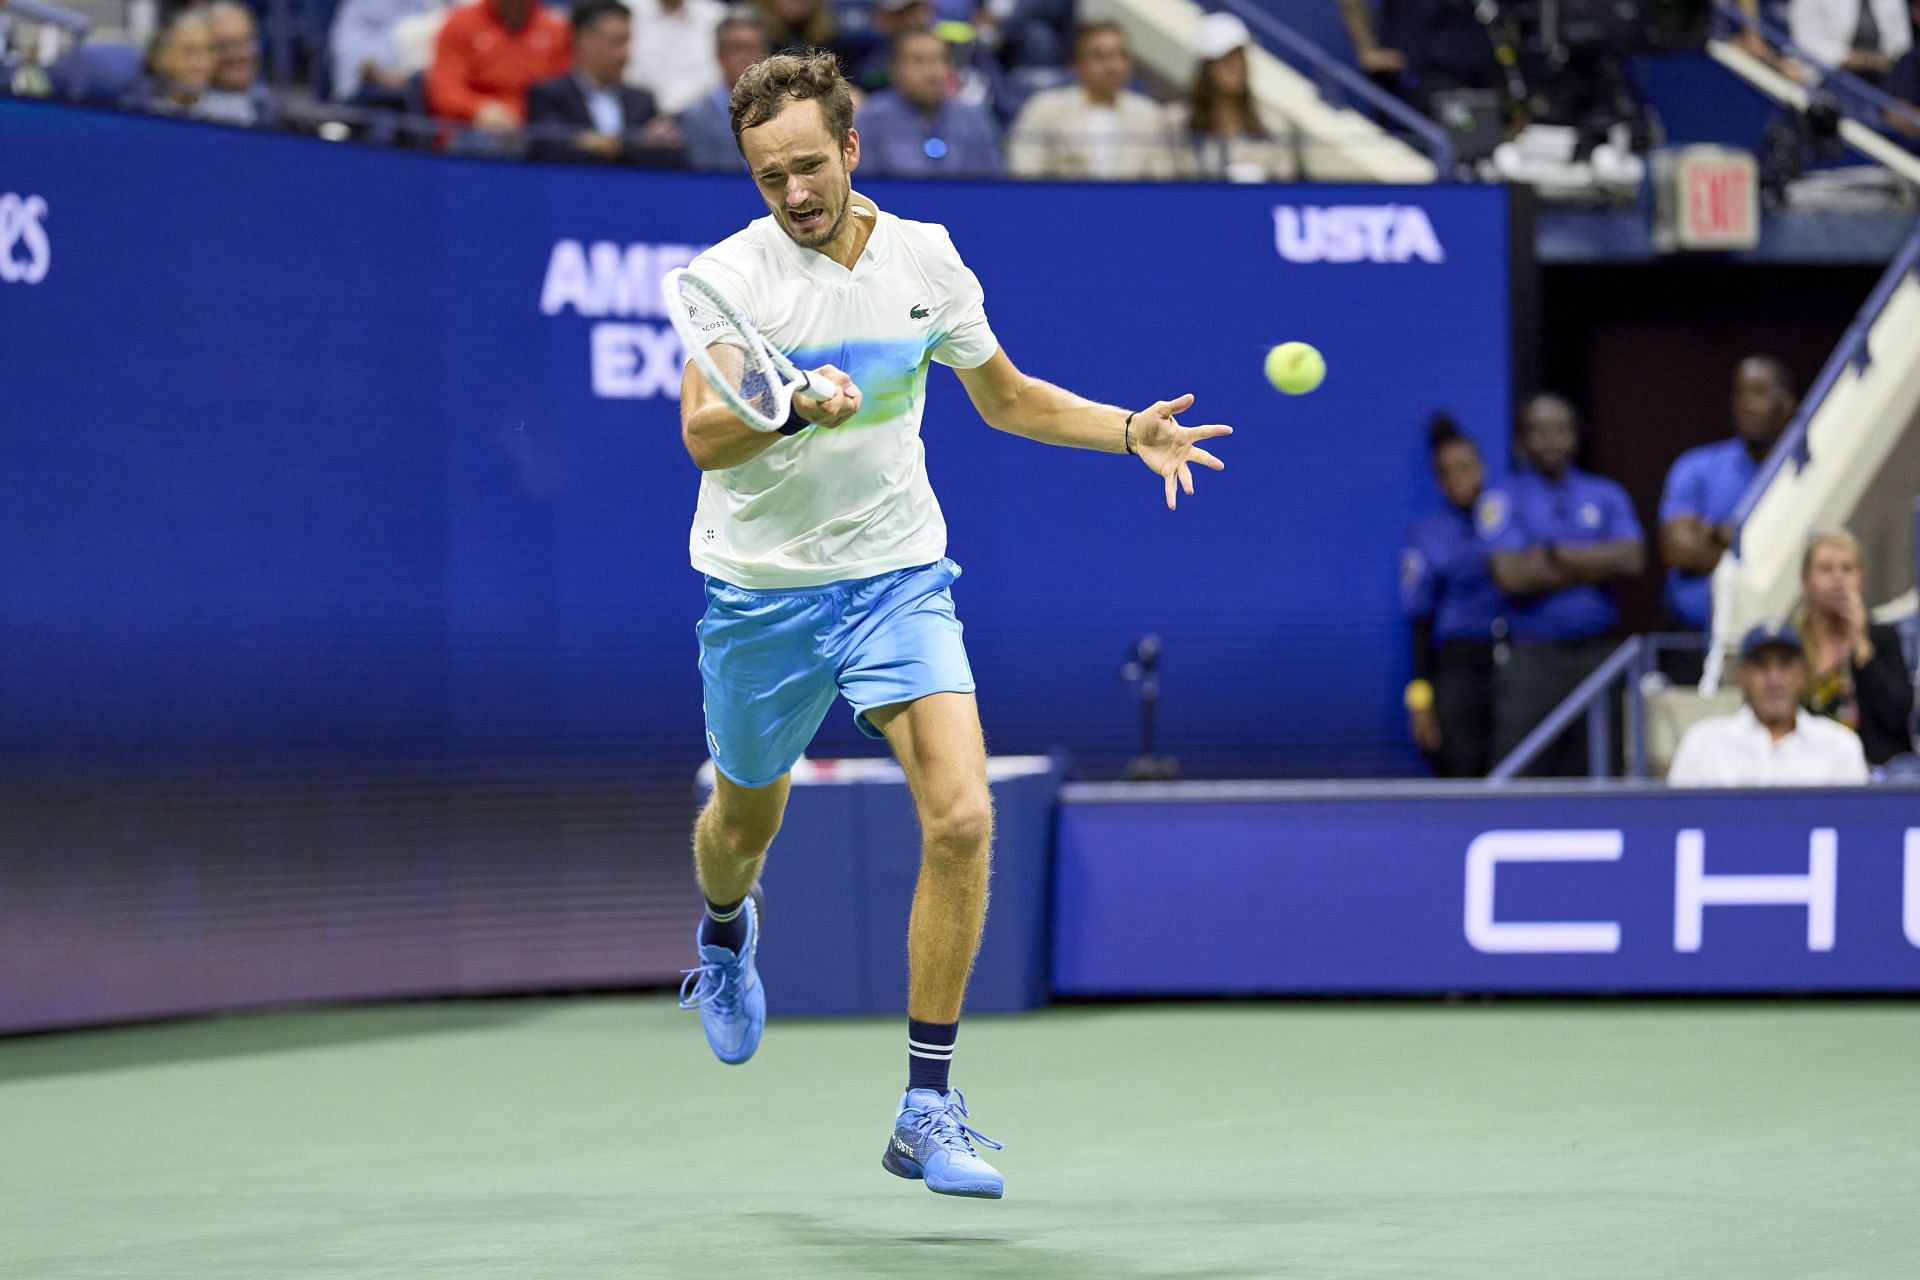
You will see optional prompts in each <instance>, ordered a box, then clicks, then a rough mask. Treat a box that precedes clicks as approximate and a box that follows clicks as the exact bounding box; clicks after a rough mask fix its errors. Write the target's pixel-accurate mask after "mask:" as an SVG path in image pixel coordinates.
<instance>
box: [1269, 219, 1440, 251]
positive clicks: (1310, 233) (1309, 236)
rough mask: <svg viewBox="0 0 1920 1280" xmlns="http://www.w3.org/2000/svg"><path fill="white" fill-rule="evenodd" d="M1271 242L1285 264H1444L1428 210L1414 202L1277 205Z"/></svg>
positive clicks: (1437, 237) (1438, 240)
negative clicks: (1414, 262)
mask: <svg viewBox="0 0 1920 1280" xmlns="http://www.w3.org/2000/svg"><path fill="white" fill-rule="evenodd" d="M1273 241H1274V246H1275V247H1276V248H1277V249H1279V251H1280V256H1281V257H1283V258H1285V259H1286V260H1287V261H1288V262H1332V263H1349V262H1384V263H1403V262H1412V261H1414V260H1415V259H1416V258H1417V259H1419V260H1420V261H1421V262H1445V261H1446V260H1447V255H1446V251H1445V250H1443V249H1442V248H1441V247H1440V237H1439V236H1437V235H1435V234H1434V232H1433V223H1432V222H1431V221H1429V220H1428V218H1427V211H1426V210H1425V209H1422V208H1421V207H1420V206H1418V205H1412V204H1378V205H1375V204H1340V205H1328V206H1325V207H1322V206H1320V205H1311V204H1309V205H1298V206H1296V205H1290V204H1283V205H1276V206H1274V210H1273Z"/></svg>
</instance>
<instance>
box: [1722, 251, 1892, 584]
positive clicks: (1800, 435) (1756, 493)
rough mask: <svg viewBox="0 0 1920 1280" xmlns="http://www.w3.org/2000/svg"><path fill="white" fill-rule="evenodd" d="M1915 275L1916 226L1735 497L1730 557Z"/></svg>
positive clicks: (1798, 460) (1800, 459) (1865, 358)
mask: <svg viewBox="0 0 1920 1280" xmlns="http://www.w3.org/2000/svg"><path fill="white" fill-rule="evenodd" d="M1916 272H1920V226H1916V227H1915V228H1914V231H1913V233H1912V234H1911V235H1909V236H1908V237H1907V239H1906V243H1905V244H1903V245H1902V246H1901V247H1900V252H1899V253H1898V254H1896V255H1895V256H1894V259H1893V261H1892V262H1891V263H1890V264H1888V266H1887V270H1886V272H1885V273H1884V274H1883V275H1882V276H1881V277H1880V280H1879V282H1878V283H1877V284H1875V285H1874V287H1873V292H1872V293H1870V294H1868V295H1867V300H1866V302H1865V303H1863V304H1862V305H1861V307H1860V310H1859V312H1858V314H1856V315H1855V316H1854V318H1853V323H1851V324H1849V325H1848V326H1847V331H1846V332H1845V333H1844V334H1842V335H1841V337H1840V343H1839V345H1838V346H1836V347H1834V349H1833V354H1832V355H1830V356H1828V357H1827V363H1826V364H1825V365H1824V366H1822V367H1821V370H1820V376H1819V377H1817V378H1815V379H1814V382H1813V385H1812V386H1811V387H1809V388H1808V389H1807V394H1806V396H1805V397H1804V398H1802V400H1801V401H1800V407H1799V409H1798V410H1796V411H1795V413H1794V415H1793V419H1792V420H1791V421H1790V422H1788V423H1787V426H1786V429H1785V430H1784V431H1782V432H1781V433H1780V438H1779V439H1778V440H1777V441H1775V442H1774V446H1773V451H1772V452H1771V453H1769V454H1768V455H1767V460H1766V461H1765V462H1764V463H1762V464H1761V466H1760V470H1759V472H1758V473H1757V474H1756V475H1755V476H1754V477H1753V480H1752V481H1751V482H1750V483H1749V484H1748V485H1747V490H1746V492H1745V493H1743V494H1742V495H1741V496H1740V504H1739V505H1738V506H1737V507H1735V508H1734V510H1733V518H1732V520H1731V523H1732V525H1733V542H1732V545H1731V548H1730V549H1731V551H1732V553H1733V554H1734V555H1736V556H1737V555H1739V554H1740V534H1741V532H1742V531H1743V530H1744V529H1745V528H1746V524H1747V521H1748V519H1750V518H1751V517H1752V515H1753V509H1754V508H1755V507H1756V506H1758V505H1759V504H1760V499H1761V497H1762V496H1764V495H1765V494H1766V491H1767V487H1768V486H1769V485H1771V484H1772V483H1773V481H1774V478H1775V477H1777V476H1778V475H1779V474H1780V473H1781V471H1782V470H1783V469H1784V468H1785V467H1786V465H1787V464H1788V463H1789V462H1791V463H1793V465H1794V466H1795V467H1804V466H1806V465H1807V462H1808V460H1809V458H1810V457H1811V454H1810V453H1809V452H1808V447H1807V429H1808V427H1809V426H1810V425H1811V423H1812V422H1813V418H1814V415H1815V414H1816V413H1818V412H1819V411H1820V406H1821V405H1823V404H1825V403H1826V399H1827V397H1828V396H1829V395H1831V394H1832V393H1833V388H1834V386H1835V384H1837V383H1838V382H1839V381H1840V378H1841V376H1842V375H1843V374H1845V373H1846V371H1847V370H1848V369H1849V368H1853V369H1865V368H1866V367H1867V366H1868V365H1869V364H1871V363H1872V362H1873V352H1872V350H1871V348H1870V346H1869V343H1868V337H1869V335H1870V334H1871V333H1872V330H1873V325H1874V322H1875V321H1876V320H1878V319H1879V318H1880V313H1881V312H1882V311H1884V310H1885V309H1886V306H1887V300H1888V299H1890V298H1891V297H1892V296H1893V291H1894V290H1895V289H1897V288H1899V286H1900V282H1901V280H1902V279H1904V278H1905V277H1906V276H1908V275H1910V274H1914V273H1916Z"/></svg>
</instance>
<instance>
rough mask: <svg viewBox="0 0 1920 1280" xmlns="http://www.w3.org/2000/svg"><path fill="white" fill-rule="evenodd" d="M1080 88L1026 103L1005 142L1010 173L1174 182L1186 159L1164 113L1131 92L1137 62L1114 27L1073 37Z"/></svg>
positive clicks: (1094, 25)
mask: <svg viewBox="0 0 1920 1280" xmlns="http://www.w3.org/2000/svg"><path fill="white" fill-rule="evenodd" d="M1073 74H1074V78H1075V79H1076V80H1077V81H1078V82H1079V83H1077V84H1071V85H1066V86H1063V87H1061V88H1058V89H1048V90H1046V91H1045V92H1042V93H1037V94H1035V95H1034V96H1033V97H1032V98H1030V99H1028V101H1027V105H1026V106H1025V107H1024V108H1022V109H1021V111H1020V116H1019V118H1018V119H1016V120H1015V121H1014V122H1013V130H1012V132H1011V134H1010V135H1009V137H1008V141H1007V159H1008V166H1009V168H1010V169H1011V170H1012V171H1013V173H1014V174H1015V175H1016V176H1018V177H1022V178H1102V179H1113V180H1119V181H1126V180H1136V181H1137V180H1139V179H1143V178H1148V179H1153V178H1175V177H1178V176H1180V174H1181V172H1182V170H1183V168H1184V166H1183V165H1182V163H1181V162H1182V160H1183V158H1184V153H1183V152H1182V151H1181V149H1180V147H1179V144H1178V143H1177V142H1176V141H1175V140H1174V137H1173V131H1172V129H1171V128H1170V127H1169V125H1168V121H1167V117H1166V114H1165V113H1164V112H1163V111H1161V109H1160V108H1159V106H1158V105H1156V104H1155V103H1154V101H1153V99H1151V98H1149V97H1147V96H1145V95H1144V94H1139V93H1135V92H1133V91H1132V90H1131V89H1129V88H1127V82H1128V81H1129V80H1130V79H1132V78H1133V57H1132V55H1131V54H1129V53H1128V52H1127V39H1126V35H1125V33H1123V32H1122V31H1121V29H1120V24H1119V23H1116V22H1090V23H1087V24H1086V25H1085V26H1082V27H1081V28H1080V29H1079V31H1077V32H1076V33H1075V35H1074V41H1073Z"/></svg>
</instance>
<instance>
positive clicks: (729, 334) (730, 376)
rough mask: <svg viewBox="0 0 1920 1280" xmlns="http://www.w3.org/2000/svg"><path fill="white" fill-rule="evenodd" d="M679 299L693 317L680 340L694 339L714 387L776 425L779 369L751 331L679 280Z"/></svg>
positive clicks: (782, 411) (780, 401)
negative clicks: (736, 322) (744, 331)
mask: <svg viewBox="0 0 1920 1280" xmlns="http://www.w3.org/2000/svg"><path fill="white" fill-rule="evenodd" d="M678 302H679V305H680V306H681V307H683V308H684V309H685V314H686V315H687V316H688V317H689V319H690V320H691V322H692V323H691V325H690V326H689V328H690V330H691V332H690V333H683V335H682V337H683V339H696V340H697V342H698V344H699V345H698V346H697V347H696V349H695V350H694V351H693V352H691V353H690V354H692V355H693V357H694V360H695V363H697V364H698V365H699V366H700V371H701V373H702V374H703V375H704V376H705V377H706V379H707V381H708V382H709V383H711V384H712V385H713V389H714V390H715V391H717V392H719V393H720V395H721V396H722V397H723V398H725V399H728V400H732V401H736V402H737V405H736V408H741V409H745V410H747V411H748V412H750V413H751V414H752V415H753V416H754V417H756V418H758V419H759V420H760V422H761V423H762V424H763V425H766V426H769V427H771V426H773V425H777V424H779V423H780V422H781V421H782V420H784V419H785V418H786V416H787V408H786V403H785V397H784V396H783V394H782V393H783V392H784V390H785V385H784V384H783V383H782V381H781V378H780V374H779V371H778V370H777V369H775V368H774V367H773V365H772V362H771V361H770V360H769V359H768V358H767V357H766V355H765V354H764V352H762V351H761V350H760V347H759V344H758V343H756V342H755V341H754V340H753V337H752V336H751V335H749V334H746V333H743V332H741V330H740V329H739V327H738V326H737V325H735V324H734V323H733V322H732V321H731V320H729V319H728V318H727V316H726V315H724V314H723V313H722V312H721V311H719V310H717V309H716V308H715V307H714V306H713V305H712V304H711V303H710V302H709V301H708V300H707V299H706V298H705V297H704V295H703V294H702V293H701V292H700V291H699V290H698V289H697V288H695V287H694V286H693V285H691V284H690V283H688V282H687V281H685V280H684V279H683V280H682V281H681V287H680V289H679V297H678Z"/></svg>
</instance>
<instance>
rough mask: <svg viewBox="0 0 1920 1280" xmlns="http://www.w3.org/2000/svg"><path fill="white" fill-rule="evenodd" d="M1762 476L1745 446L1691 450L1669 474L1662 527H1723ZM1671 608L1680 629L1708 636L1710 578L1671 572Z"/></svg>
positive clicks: (1737, 442) (1731, 443) (1706, 446)
mask: <svg viewBox="0 0 1920 1280" xmlns="http://www.w3.org/2000/svg"><path fill="white" fill-rule="evenodd" d="M1759 472H1760V464H1759V463H1757V462H1755V461H1754V460H1753V457H1752V455H1751V454H1749V453H1748V452H1747V446H1746V442H1745V441H1743V440H1738V439H1734V440H1721V441H1719V442H1717V443H1715V444H1703V445H1701V446H1700V447H1699V448H1697V449H1689V450H1687V451H1686V452H1685V453H1683V454H1681V455H1680V456H1679V458H1678V459H1676V460H1675V461H1674V464H1673V469H1672V470H1670V471H1668V472H1667V487H1666V489H1665V490H1664V491H1663V492H1662V493H1661V495H1660V523H1661V524H1665V523H1666V522H1667V521H1669V520H1673V519H1676V518H1678V517H1680V516H1698V517H1699V518H1700V519H1702V520H1704V521H1706V522H1707V523H1708V524H1709V525H1722V524H1725V523H1726V522H1727V521H1728V520H1730V519H1732V518H1733V509H1734V508H1735V507H1737V506H1739V505H1740V495H1741V494H1743V493H1745V492H1746V491H1747V486H1748V485H1749V484H1751V483H1753V478H1754V476H1756V475H1758V474H1759ZM1667 608H1668V609H1670V610H1671V611H1672V612H1673V616H1674V619H1675V620H1676V621H1678V622H1679V623H1680V624H1681V625H1682V626H1686V627H1691V628H1693V629H1694V630H1696V631H1705V630H1706V629H1707V623H1708V621H1709V618H1710V615H1711V614H1712V611H1713V577H1712V575H1711V574H1705V573H1682V572H1681V571H1680V570H1678V569H1668V570H1667Z"/></svg>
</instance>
